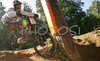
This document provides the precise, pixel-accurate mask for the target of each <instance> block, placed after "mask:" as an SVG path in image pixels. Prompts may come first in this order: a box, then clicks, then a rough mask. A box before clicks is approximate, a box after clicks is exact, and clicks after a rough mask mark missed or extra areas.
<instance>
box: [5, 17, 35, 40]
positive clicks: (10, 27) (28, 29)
mask: <svg viewBox="0 0 100 61" xmlns="http://www.w3.org/2000/svg"><path fill="white" fill-rule="evenodd" d="M27 20H28V22H29V23H28V24H27V26H26V28H27V33H26V34H24V31H25V30H24V29H23V28H24V27H25V26H21V25H19V24H17V29H18V30H20V34H21V36H25V40H24V41H26V40H27V39H28V36H29V33H30V31H33V29H31V28H32V27H33V25H32V24H31V22H30V19H29V18H27ZM7 29H12V24H11V25H10V26H9V28H7ZM13 33H14V30H13ZM14 34H15V33H14ZM17 38H18V37H17Z"/></svg>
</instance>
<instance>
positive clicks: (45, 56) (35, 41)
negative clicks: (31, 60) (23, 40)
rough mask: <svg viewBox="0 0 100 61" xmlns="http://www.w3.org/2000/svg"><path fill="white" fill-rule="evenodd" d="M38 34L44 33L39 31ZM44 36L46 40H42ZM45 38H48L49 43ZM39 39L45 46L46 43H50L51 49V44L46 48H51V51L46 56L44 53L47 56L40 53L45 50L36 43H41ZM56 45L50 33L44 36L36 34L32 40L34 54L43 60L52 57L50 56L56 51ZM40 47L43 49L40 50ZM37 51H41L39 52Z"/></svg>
mask: <svg viewBox="0 0 100 61" xmlns="http://www.w3.org/2000/svg"><path fill="white" fill-rule="evenodd" d="M40 33H44V31H41V32H40ZM44 36H46V40H45V39H44V38H43V37H44ZM47 36H48V37H49V38H50V42H49V41H48V40H49V38H47ZM41 38H42V39H43V40H42V41H43V43H45V44H46V45H47V44H48V43H46V42H49V43H52V46H53V47H51V44H49V46H48V47H47V49H48V48H53V49H51V52H50V53H48V54H47V52H44V53H46V54H47V55H45V54H43V53H41V52H42V51H44V50H45V48H44V46H42V45H41V44H40V43H37V42H38V41H39V42H41V41H40V40H41ZM46 45H45V46H46ZM56 45H57V44H56V42H55V40H54V38H53V37H52V36H51V35H50V33H46V34H44V35H39V34H36V35H35V39H34V49H35V51H36V53H37V54H38V55H39V56H41V57H44V58H49V57H52V56H53V55H54V53H55V51H56ZM40 47H43V49H41V48H40ZM39 49H41V50H39Z"/></svg>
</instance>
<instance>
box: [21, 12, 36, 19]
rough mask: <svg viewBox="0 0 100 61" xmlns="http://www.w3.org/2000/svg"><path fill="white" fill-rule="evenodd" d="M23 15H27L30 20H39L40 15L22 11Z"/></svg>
mask: <svg viewBox="0 0 100 61" xmlns="http://www.w3.org/2000/svg"><path fill="white" fill-rule="evenodd" d="M21 13H22V15H26V16H28V17H30V18H33V17H36V18H38V15H37V14H35V13H31V12H26V11H23V10H21Z"/></svg>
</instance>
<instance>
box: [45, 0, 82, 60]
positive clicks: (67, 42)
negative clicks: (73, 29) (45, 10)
mask: <svg viewBox="0 0 100 61" xmlns="http://www.w3.org/2000/svg"><path fill="white" fill-rule="evenodd" d="M46 1H49V3H50V4H48V6H49V5H50V6H51V10H52V12H53V15H54V18H55V22H56V25H57V27H58V28H59V29H60V27H62V26H65V27H67V29H68V32H67V33H66V34H65V35H59V34H58V36H56V37H58V39H57V40H58V41H59V42H60V44H59V43H58V44H59V45H60V46H61V49H62V50H65V54H67V55H70V60H72V61H81V60H80V56H79V53H78V50H77V47H76V45H75V43H74V41H73V39H72V36H71V33H70V31H69V28H68V25H67V23H66V21H65V18H64V16H63V14H62V12H61V9H60V7H59V5H58V2H57V0H46ZM55 7H56V8H55ZM65 31H66V29H65V28H62V29H60V30H59V32H60V33H64V32H65Z"/></svg>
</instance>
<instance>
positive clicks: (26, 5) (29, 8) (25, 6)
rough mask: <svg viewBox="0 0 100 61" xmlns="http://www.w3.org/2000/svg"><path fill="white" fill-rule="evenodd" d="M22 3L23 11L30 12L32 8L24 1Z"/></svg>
mask: <svg viewBox="0 0 100 61" xmlns="http://www.w3.org/2000/svg"><path fill="white" fill-rule="evenodd" d="M23 5H24V8H23V10H24V11H27V12H32V8H31V6H30V5H28V4H27V3H26V2H24V3H23Z"/></svg>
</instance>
